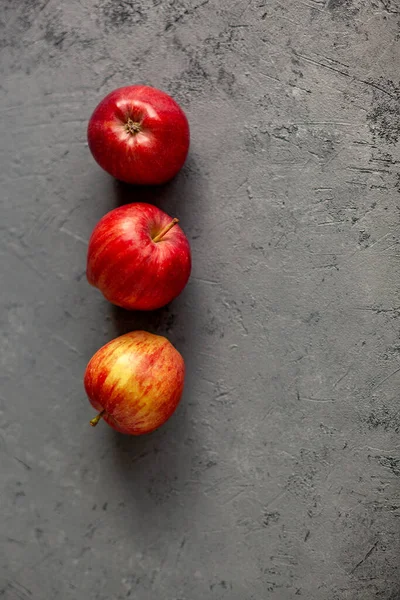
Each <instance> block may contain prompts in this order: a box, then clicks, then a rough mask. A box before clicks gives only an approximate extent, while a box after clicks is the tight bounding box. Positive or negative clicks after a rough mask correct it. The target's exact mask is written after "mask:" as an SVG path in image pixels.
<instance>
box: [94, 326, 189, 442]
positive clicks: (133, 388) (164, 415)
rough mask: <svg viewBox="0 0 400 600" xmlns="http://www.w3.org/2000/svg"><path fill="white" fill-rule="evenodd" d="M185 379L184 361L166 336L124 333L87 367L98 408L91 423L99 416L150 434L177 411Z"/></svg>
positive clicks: (121, 427)
mask: <svg viewBox="0 0 400 600" xmlns="http://www.w3.org/2000/svg"><path fill="white" fill-rule="evenodd" d="M184 379H185V363H184V360H183V358H182V356H181V354H180V353H179V352H178V350H176V348H174V346H173V345H172V344H171V342H169V341H168V340H167V339H166V338H165V337H162V336H159V335H154V334H152V333H148V332H146V331H134V332H131V333H127V334H125V335H122V336H120V337H118V338H116V339H114V340H112V341H111V342H108V344H106V345H105V346H103V347H102V348H100V350H98V351H97V352H96V354H95V355H94V356H93V357H92V359H91V360H90V361H89V364H88V365H87V367H86V371H85V376H84V386H85V390H86V394H87V396H88V398H89V401H90V402H91V404H92V406H93V408H95V410H96V411H98V414H97V416H96V417H94V418H93V419H92V420H91V421H90V424H91V425H92V426H95V425H97V423H98V422H99V421H100V420H101V419H102V420H104V421H106V423H108V425H110V426H111V427H112V428H113V429H115V430H116V431H119V432H120V433H126V434H131V435H142V434H145V433H150V432H151V431H154V430H155V429H157V428H158V427H160V426H161V425H162V424H163V423H165V421H167V420H168V419H169V418H170V416H171V415H172V414H173V412H174V411H175V409H176V407H177V406H178V404H179V401H180V399H181V396H182V392H183V386H184Z"/></svg>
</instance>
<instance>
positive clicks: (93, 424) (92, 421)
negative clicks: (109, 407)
mask: <svg viewBox="0 0 400 600" xmlns="http://www.w3.org/2000/svg"><path fill="white" fill-rule="evenodd" d="M105 412H106V411H105V410H102V411H101V412H99V414H98V415H96V416H95V417H94V418H93V419H92V420H91V421H89V423H90V424H91V426H92V427H96V425H97V423H98V422H99V421H100V419H101V418H102V416H103V415H104V413H105Z"/></svg>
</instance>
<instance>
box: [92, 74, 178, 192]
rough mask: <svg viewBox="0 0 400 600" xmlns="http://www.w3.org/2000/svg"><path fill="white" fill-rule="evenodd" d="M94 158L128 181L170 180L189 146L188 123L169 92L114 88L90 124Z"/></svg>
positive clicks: (155, 181) (151, 181)
mask: <svg viewBox="0 0 400 600" xmlns="http://www.w3.org/2000/svg"><path fill="white" fill-rule="evenodd" d="M88 142H89V148H90V151H91V152H92V154H93V157H94V158H95V160H96V161H97V162H98V163H99V165H100V166H101V167H103V169H104V170H105V171H107V173H110V175H113V176H114V177H116V178H117V179H120V180H121V181H125V182H126V183H136V184H143V185H153V184H160V183H165V182H166V181H168V180H169V179H172V177H174V176H175V175H176V174H177V173H178V171H179V170H180V169H181V167H182V165H183V163H184V162H185V159H186V156H187V153H188V150H189V124H188V121H187V118H186V115H185V113H184V112H183V110H182V109H181V108H180V106H179V105H178V104H177V103H176V102H175V100H174V99H173V98H171V96H169V95H168V94H166V93H165V92H162V91H160V90H157V89H156V88H153V87H149V86H146V85H131V86H128V87H122V88H118V89H116V90H114V91H113V92H111V93H110V94H108V96H106V97H105V98H104V99H103V100H102V101H101V102H100V104H99V105H98V106H97V108H96V109H95V111H94V113H93V114H92V116H91V118H90V121H89V125H88Z"/></svg>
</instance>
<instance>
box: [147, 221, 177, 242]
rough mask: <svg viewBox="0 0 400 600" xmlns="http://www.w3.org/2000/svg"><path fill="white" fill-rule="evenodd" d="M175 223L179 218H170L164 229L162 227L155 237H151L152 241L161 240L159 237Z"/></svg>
mask: <svg viewBox="0 0 400 600" xmlns="http://www.w3.org/2000/svg"><path fill="white" fill-rule="evenodd" d="M177 223H179V219H177V218H175V219H172V221H171V223H169V224H168V225H167V226H166V227H164V229H162V230H161V231H160V233H158V234H157V235H156V237H155V238H153V242H159V241H160V240H161V239H162V238H163V237H164V235H165V234H166V233H168V231H169V230H170V229H172V228H173V226H174V225H176V224H177Z"/></svg>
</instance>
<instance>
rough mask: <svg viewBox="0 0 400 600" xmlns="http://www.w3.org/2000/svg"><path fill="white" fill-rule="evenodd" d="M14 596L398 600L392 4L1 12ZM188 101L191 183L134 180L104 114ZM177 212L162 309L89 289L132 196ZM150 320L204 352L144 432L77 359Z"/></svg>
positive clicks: (48, 6) (14, 8) (84, 2)
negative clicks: (172, 272) (104, 141)
mask: <svg viewBox="0 0 400 600" xmlns="http://www.w3.org/2000/svg"><path fill="white" fill-rule="evenodd" d="M0 22H1V32H0V47H1V80H0V99H1V107H0V119H1V139H0V145H1V149H0V158H1V160H0V164H1V215H0V228H1V237H0V259H1V310H0V321H1V338H0V358H1V374H0V377H1V381H0V384H1V385H0V393H1V398H0V408H1V412H0V427H1V429H0V434H1V435H0V452H1V461H0V463H1V473H2V475H1V491H0V508H1V520H0V537H1V539H0V542H1V550H0V553H1V560H0V582H1V583H0V597H1V598H4V599H5V600H31V599H32V600H47V599H51V600H56V599H60V600H69V599H71V600H72V599H74V600H92V599H93V600H95V599H97V600H110V599H112V600H120V599H123V598H129V597H131V598H135V599H137V600H154V599H162V600H204V599H205V598H207V599H210V600H225V599H226V600H228V599H229V600H266V599H274V598H277V599H279V600H287V599H295V598H297V597H303V598H306V599H307V600H313V599H315V600H335V599H340V600H342V599H351V600H372V599H375V598H378V599H380V600H397V599H399V598H400V575H399V565H400V558H399V552H400V519H399V518H398V517H399V516H400V441H399V436H398V433H399V429H400V411H399V391H398V386H399V384H400V362H399V360H400V327H399V324H400V301H399V291H400V290H399V287H400V283H399V282H400V230H399V209H400V194H399V192H400V151H399V145H398V141H399V135H400V111H399V108H400V84H399V64H400V25H399V22H400V3H398V1H397V0H354V1H352V0H328V1H327V2H325V1H324V0H284V1H283V0H281V1H278V0H239V1H237V2H235V1H228V0H201V1H197V0H143V1H140V0H97V1H95V0H79V1H78V0H68V2H67V1H64V2H63V1H62V0H30V1H28V0H19V1H16V0H1V2H0ZM137 82H146V83H150V84H152V85H155V86H157V87H161V88H163V89H165V90H166V91H169V92H170V93H171V94H173V95H174V96H175V97H176V98H177V100H178V101H179V102H181V104H182V106H183V107H184V109H185V110H186V111H187V114H188V116H189V120H190V123H191V128H192V139H193V143H192V147H191V154H190V159H189V160H188V163H187V165H186V166H185V168H184V170H183V172H182V173H181V174H180V175H179V176H178V177H177V179H176V180H175V181H174V182H172V183H170V184H169V185H167V186H165V187H163V188H161V189H159V190H152V189H134V188H129V187H127V186H122V185H118V184H115V183H114V182H113V181H112V180H111V179H110V178H109V177H108V176H107V175H106V174H105V173H103V172H102V171H101V170H100V168H98V167H97V165H96V164H95V163H94V161H93V160H92V158H91V156H90V155H89V151H88V148H87V145H86V123H87V120H88V118H89V116H90V114H91V111H92V110H93V108H94V106H95V105H96V103H97V102H98V101H99V100H100V99H101V98H102V97H103V96H104V95H105V94H106V93H107V92H109V91H110V90H112V89H113V88H115V87H117V86H120V85H126V84H129V83H137ZM134 200H148V201H153V202H155V203H157V204H159V205H160V206H161V207H162V208H164V209H165V210H166V211H167V212H169V214H171V215H177V216H179V217H180V219H181V223H182V226H183V228H184V230H185V231H186V232H187V234H188V236H189V238H190V240H191V243H192V249H193V257H194V271H193V277H192V279H191V281H190V284H189V285H188V287H187V288H186V290H185V292H184V293H183V294H182V296H181V297H180V298H179V299H178V300H176V301H175V302H174V303H173V304H172V305H171V306H169V307H168V308H166V309H165V310H162V311H160V312H158V313H155V314H148V315H140V314H139V315H138V314H134V313H131V314H129V313H127V312H123V311H121V310H116V309H113V308H112V307H111V306H110V305H108V304H107V303H106V302H105V301H104V300H103V299H102V297H101V295H100V293H99V292H97V291H96V290H94V289H92V288H90V287H89V286H88V284H87V283H86V280H85V274H84V270H85V257H86V245H87V240H88V237H89V235H90V232H91V229H92V228H93V226H94V224H95V223H96V221H97V220H98V219H99V218H100V217H101V216H102V215H103V214H104V213H105V212H106V211H108V210H109V209H111V208H113V207H114V206H116V205H117V204H119V203H121V202H127V201H134ZM135 328H148V329H150V330H152V331H158V332H160V333H164V334H166V335H168V337H169V338H170V339H171V340H172V341H173V342H174V343H175V344H176V345H177V346H178V348H179V349H180V350H181V351H182V353H183V354H184V356H185V358H186V360H187V365H188V378H187V387H186V392H185V396H184V400H183V402H182V404H181V407H180V408H179V410H178V412H177V413H176V415H175V416H174V417H173V418H172V419H171V421H170V422H169V423H168V424H167V425H166V426H165V427H164V428H162V429H161V430H160V431H158V432H156V433H155V434H153V435H151V436H148V437H145V438H142V439H134V438H132V439H130V438H127V437H123V436H117V435H116V434H114V433H113V432H112V431H111V430H110V429H108V428H107V427H106V426H104V425H100V426H99V427H98V428H97V429H96V430H92V429H91V428H90V427H89V425H88V420H89V419H90V418H91V417H92V416H93V411H92V409H91V408H90V406H89V404H88V402H87V401H86V399H85V395H84V391H83V388H82V375H83V372H84V369H85V366H86V363H87V361H88V360H89V358H90V357H91V355H92V354H93V353H94V352H95V351H96V350H97V349H98V348H99V347H100V346H101V345H103V343H105V342H106V341H108V340H109V339H111V338H112V337H114V336H116V335H118V334H119V333H121V332H125V331H128V330H132V329H135Z"/></svg>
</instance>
